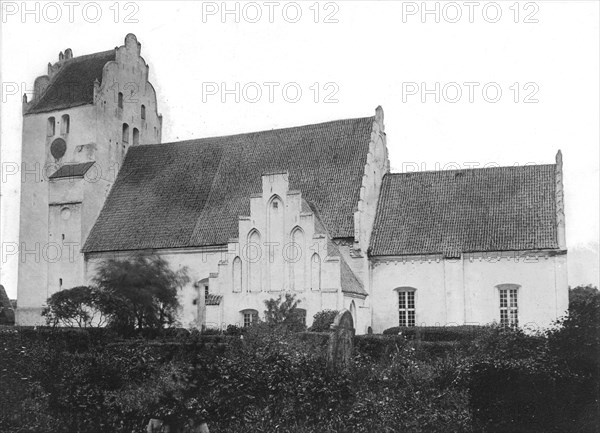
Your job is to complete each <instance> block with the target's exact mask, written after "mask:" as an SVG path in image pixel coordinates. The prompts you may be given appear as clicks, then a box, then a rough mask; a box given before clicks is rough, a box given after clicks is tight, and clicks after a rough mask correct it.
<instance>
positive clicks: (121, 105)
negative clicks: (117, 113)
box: [117, 92, 123, 108]
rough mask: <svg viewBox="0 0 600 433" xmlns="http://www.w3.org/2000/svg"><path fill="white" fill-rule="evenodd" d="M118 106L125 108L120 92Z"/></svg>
mask: <svg viewBox="0 0 600 433" xmlns="http://www.w3.org/2000/svg"><path fill="white" fill-rule="evenodd" d="M117 105H118V107H119V108H123V93H121V92H119V96H118V101H117Z"/></svg>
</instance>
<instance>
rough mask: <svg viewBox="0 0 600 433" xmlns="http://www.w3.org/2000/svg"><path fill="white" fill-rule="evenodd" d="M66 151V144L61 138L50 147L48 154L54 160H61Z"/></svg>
mask: <svg viewBox="0 0 600 433" xmlns="http://www.w3.org/2000/svg"><path fill="white" fill-rule="evenodd" d="M66 151H67V143H66V142H65V140H63V139H62V138H57V139H56V140H54V141H53V142H52V144H51V145H50V153H51V154H52V156H53V157H54V159H61V158H62V157H63V156H65V152H66Z"/></svg>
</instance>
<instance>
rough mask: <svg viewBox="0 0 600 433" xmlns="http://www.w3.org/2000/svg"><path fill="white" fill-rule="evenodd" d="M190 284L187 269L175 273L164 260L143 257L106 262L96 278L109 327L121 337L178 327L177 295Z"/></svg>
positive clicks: (137, 255) (139, 255)
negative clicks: (175, 324) (140, 331)
mask: <svg viewBox="0 0 600 433" xmlns="http://www.w3.org/2000/svg"><path fill="white" fill-rule="evenodd" d="M188 282H189V277H188V275H187V268H185V267H184V268H181V269H179V270H177V271H173V270H171V269H170V268H169V264H168V262H167V261H166V260H165V259H163V258H161V257H159V256H156V255H144V254H136V255H134V256H132V257H130V258H129V259H127V260H122V261H121V260H114V259H108V260H105V261H103V262H102V263H101V264H100V265H99V267H98V269H97V271H96V276H95V278H94V283H95V284H96V286H97V287H98V289H99V290H100V291H102V292H103V293H104V294H105V297H104V304H103V305H102V308H103V312H104V313H105V314H106V315H107V316H108V317H109V324H110V326H113V327H115V328H116V329H117V330H118V331H120V332H122V333H131V332H133V331H134V330H135V329H144V328H154V329H157V328H163V327H164V326H165V325H172V324H173V323H175V320H176V314H177V310H178V309H179V300H178V298H177V291H178V289H180V288H181V287H183V286H184V285H185V284H187V283H188Z"/></svg>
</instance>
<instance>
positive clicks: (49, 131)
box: [46, 116, 56, 137]
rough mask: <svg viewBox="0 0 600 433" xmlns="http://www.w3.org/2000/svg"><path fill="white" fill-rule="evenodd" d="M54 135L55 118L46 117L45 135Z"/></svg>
mask: <svg viewBox="0 0 600 433" xmlns="http://www.w3.org/2000/svg"><path fill="white" fill-rule="evenodd" d="M55 135H56V118H55V117H54V116H50V117H48V120H47V121H46V137H54V136H55Z"/></svg>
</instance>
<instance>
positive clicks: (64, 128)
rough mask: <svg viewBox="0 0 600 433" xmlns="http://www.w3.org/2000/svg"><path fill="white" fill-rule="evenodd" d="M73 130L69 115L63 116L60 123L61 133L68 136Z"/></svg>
mask: <svg viewBox="0 0 600 433" xmlns="http://www.w3.org/2000/svg"><path fill="white" fill-rule="evenodd" d="M70 130H71V118H70V117H69V115H68V114H63V116H62V118H61V123H60V133H61V134H63V135H66V134H68V133H69V131H70Z"/></svg>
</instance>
